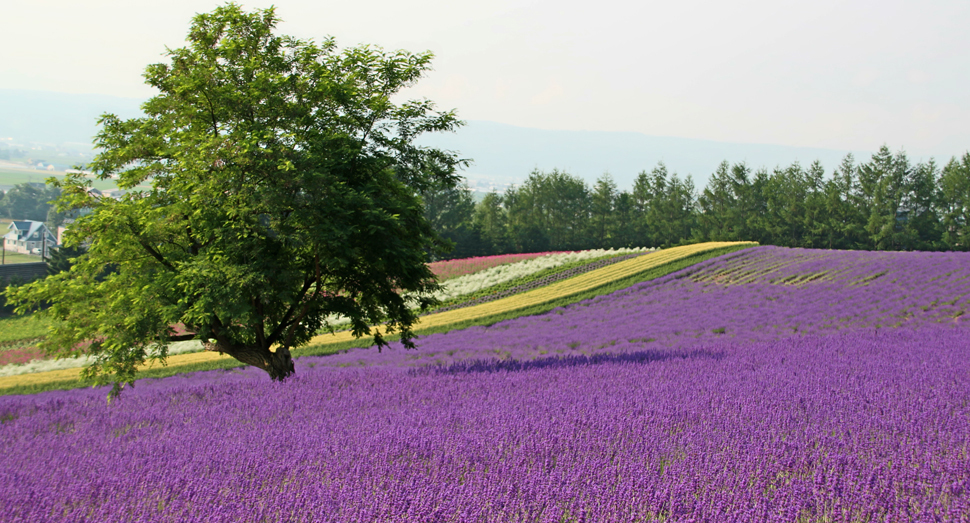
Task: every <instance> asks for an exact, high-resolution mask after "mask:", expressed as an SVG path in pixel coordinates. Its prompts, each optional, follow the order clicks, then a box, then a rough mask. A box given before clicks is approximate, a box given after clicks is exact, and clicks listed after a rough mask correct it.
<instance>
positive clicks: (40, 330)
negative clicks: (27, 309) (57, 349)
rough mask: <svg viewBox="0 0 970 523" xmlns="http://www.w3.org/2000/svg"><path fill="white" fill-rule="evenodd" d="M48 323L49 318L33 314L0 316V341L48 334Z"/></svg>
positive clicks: (33, 337)
mask: <svg viewBox="0 0 970 523" xmlns="http://www.w3.org/2000/svg"><path fill="white" fill-rule="evenodd" d="M48 325H49V323H48V322H47V320H45V319H42V318H41V317H40V316H36V315H33V314H29V315H27V316H9V317H0V342H4V341H15V340H25V339H36V338H40V337H43V336H46V335H47V327H48Z"/></svg>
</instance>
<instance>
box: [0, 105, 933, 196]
mask: <svg viewBox="0 0 970 523" xmlns="http://www.w3.org/2000/svg"><path fill="white" fill-rule="evenodd" d="M142 101H143V100H138V99H133V98H119V97H114V96H104V95H82V94H68V93H56V92H49V91H21V90H10V89H0V138H7V137H12V138H14V139H15V140H17V141H20V142H32V143H38V144H51V145H64V144H73V146H74V147H75V148H78V149H87V150H90V144H91V141H92V137H93V136H94V134H95V132H96V130H97V127H96V122H97V119H98V117H99V116H100V115H101V114H102V113H105V112H112V113H115V114H117V115H119V116H121V117H123V118H132V117H135V116H137V115H138V114H140V109H139V106H140V105H141V103H142ZM0 143H2V142H0ZM419 143H421V144H423V145H429V146H435V147H441V148H445V149H451V150H456V151H459V152H460V153H461V154H462V156H463V157H465V158H471V159H473V160H474V164H473V165H472V166H471V168H469V169H468V170H467V172H466V173H465V174H466V176H467V177H468V179H469V181H470V183H471V185H472V187H473V188H475V189H476V190H478V191H487V190H489V189H490V188H493V187H494V188H496V189H499V190H501V189H503V188H504V187H505V186H506V185H508V184H510V183H514V182H517V181H521V180H523V179H524V178H525V177H526V176H527V175H528V174H529V172H531V171H532V170H533V169H536V168H538V169H542V170H552V169H554V168H558V169H561V170H566V171H568V172H569V173H571V174H574V175H577V176H580V177H582V178H584V179H585V180H587V181H588V182H590V183H592V182H593V181H595V179H596V178H597V177H599V176H600V175H602V174H603V173H604V172H610V173H611V174H612V175H613V177H614V178H615V180H616V181H617V184H618V185H619V187H620V188H621V189H628V188H629V187H631V186H632V184H633V180H634V178H635V177H636V175H637V173H639V172H640V171H642V170H648V171H649V170H650V169H652V168H654V167H655V166H656V165H657V162H659V161H663V162H665V163H666V165H667V167H668V169H669V170H670V171H671V172H676V173H678V174H679V175H680V176H681V177H686V176H687V175H688V174H691V175H692V176H693V178H694V183H695V184H696V185H697V186H698V187H703V186H704V184H705V183H706V182H707V179H708V177H709V175H710V174H711V173H712V172H714V170H715V169H716V168H717V166H718V164H720V163H721V162H722V161H724V160H727V161H728V162H731V163H734V162H740V161H747V162H748V163H749V164H750V165H752V166H754V167H760V166H765V167H767V168H769V169H771V168H773V167H775V166H777V165H790V164H791V163H792V162H793V161H796V160H797V161H799V162H801V163H802V164H803V165H808V164H809V163H811V162H812V161H814V160H820V161H821V162H822V164H823V165H825V167H826V168H827V170H828V171H831V170H832V169H833V168H834V167H835V166H836V165H837V164H838V162H839V161H840V160H841V159H842V157H843V156H845V154H846V153H847V152H849V151H841V150H831V149H818V148H810V147H792V146H784V145H768V144H743V143H728V142H715V141H710V140H696V139H691V138H677V137H670V136H649V135H645V134H641V133H633V132H606V131H562V130H546V129H533V128H527V127H517V126H513V125H508V124H502V123H497V122H489V121H481V120H473V121H469V122H468V125H467V126H465V127H464V128H462V129H460V130H459V131H458V132H456V133H454V134H440V135H427V136H424V137H422V138H421V139H420V140H419ZM855 153H856V155H857V157H858V158H860V159H862V158H867V157H868V155H869V152H865V151H855ZM941 160H945V159H941Z"/></svg>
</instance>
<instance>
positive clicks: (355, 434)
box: [0, 247, 970, 522]
mask: <svg viewBox="0 0 970 523" xmlns="http://www.w3.org/2000/svg"><path fill="white" fill-rule="evenodd" d="M968 297H970V256H968V255H966V254H928V253H862V252H852V253H844V252H834V251H811V250H798V249H778V248H771V247H759V248H755V249H746V250H744V251H740V252H738V253H735V254H731V255H727V256H724V257H721V258H718V259H715V260H711V261H710V262H706V263H704V264H701V265H698V266H695V267H692V268H690V269H688V270H685V271H681V272H680V273H677V274H673V275H671V276H668V277H665V278H663V279H662V280H657V281H654V282H649V283H644V284H640V285H637V286H634V287H631V288H629V289H626V290H624V291H621V292H618V293H614V294H612V295H609V296H604V297H601V298H598V299H595V300H589V301H587V302H583V303H581V304H576V305H573V306H570V307H566V308H563V309H558V310H556V311H553V312H551V313H549V314H545V315H541V316H536V317H527V318H519V319H516V320H510V321H507V322H502V323H500V324H496V325H493V326H491V327H489V328H484V327H482V328H473V329H467V330H463V331H455V332H451V333H447V334H438V335H432V336H428V337H425V338H423V339H422V340H421V341H420V343H419V350H418V351H410V352H405V351H403V350H393V349H392V350H388V351H385V352H384V353H383V354H380V355H378V354H377V353H376V352H375V351H371V350H360V351H352V352H348V353H345V354H341V355H337V356H330V357H315V358H310V357H308V358H302V359H300V360H299V361H298V367H297V369H298V376H297V377H296V378H295V379H293V380H291V381H290V382H287V383H284V384H274V383H270V382H269V381H268V380H266V378H265V377H264V376H262V375H261V371H249V370H244V371H231V372H226V371H213V372H209V373H197V374H195V375H188V376H179V377H173V378H166V379H163V380H155V381H149V380H145V381H142V382H139V384H138V386H137V387H136V388H135V389H134V390H130V391H127V392H126V393H125V394H124V395H123V396H122V397H121V399H120V400H118V401H115V402H113V403H111V404H106V403H105V399H104V396H105V391H103V390H84V391H60V392H49V393H44V394H40V395H37V396H22V397H4V398H0V419H2V420H3V422H2V424H0V437H2V440H3V442H4V443H5V444H6V452H4V454H3V455H2V457H0V514H3V518H2V519H4V520H5V521H7V520H9V521H186V520H194V521H203V520H204V521H341V522H342V521H375V522H378V521H380V522H383V521H442V522H444V521H483V522H484V521H540V522H546V521H548V522H559V521H631V522H632V521H724V522H735V521H778V522H810V521H811V522H815V521H818V522H823V521H826V522H827V521H847V522H862V521H887V522H897V521H955V522H962V521H970V328H968V324H967V322H966V321H965V318H966V316H965V315H964V314H962V311H965V310H966V308H967V307H968Z"/></svg>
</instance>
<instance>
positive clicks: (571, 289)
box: [0, 242, 754, 393]
mask: <svg viewBox="0 0 970 523" xmlns="http://www.w3.org/2000/svg"><path fill="white" fill-rule="evenodd" d="M752 245H754V244H752V243H746V242H710V243H704V244H696V245H689V246H683V247H676V248H672V249H667V250H664V251H661V252H655V253H652V254H650V256H644V257H643V258H642V259H640V260H631V259H629V256H634V257H639V256H640V255H643V254H644V252H645V251H644V250H638V251H636V252H633V253H632V254H629V253H627V254H624V255H621V256H618V257H617V256H614V255H615V254H616V253H615V252H611V251H599V252H597V251H581V252H577V253H565V254H557V255H551V256H546V257H543V258H539V259H535V260H527V261H522V262H519V263H518V264H515V265H535V266H534V267H532V268H528V269H526V271H525V272H529V271H532V272H533V277H536V278H538V277H540V276H542V275H543V274H546V272H545V271H543V270H542V269H543V268H544V267H547V265H548V260H547V259H548V258H559V261H560V262H570V260H573V259H574V258H576V259H577V260H578V261H577V263H583V261H582V260H583V259H584V258H586V259H588V260H587V261H590V265H587V266H586V268H588V269H594V270H591V271H589V272H584V269H583V267H577V266H574V265H573V264H572V263H565V264H564V265H562V267H567V268H568V267H572V268H571V269H568V271H566V272H569V273H573V277H572V278H568V279H567V280H565V281H560V280H558V279H556V278H542V281H539V280H532V281H531V283H530V284H528V285H521V286H518V287H516V289H518V290H519V291H520V292H519V293H518V294H514V295H508V296H501V297H500V296H497V295H493V296H490V298H501V299H497V300H484V301H485V302H484V303H482V301H483V300H480V299H475V300H474V302H469V303H467V304H466V305H468V304H470V303H474V305H473V306H469V307H464V308H462V310H461V311H456V310H453V309H454V308H455V307H454V306H452V307H449V308H448V309H449V310H445V311H443V312H441V313H438V314H431V315H429V316H425V317H423V318H422V319H421V321H420V322H419V324H418V325H417V326H416V331H417V332H419V333H430V332H440V331H447V330H452V329H457V328H461V327H463V326H468V325H477V324H483V325H487V324H489V323H493V322H494V321H498V320H499V319H503V318H505V317H514V316H519V315H522V314H525V313H526V312H531V313H535V312H544V311H545V310H548V309H551V308H553V307H554V306H555V305H556V303H571V302H574V301H578V300H580V299H582V298H583V297H590V296H594V295H598V294H605V293H608V292H609V291H610V290H612V289H611V287H614V288H616V286H620V287H623V286H625V285H628V283H625V282H628V281H643V280H646V279H651V278H655V277H658V276H661V275H663V274H667V273H669V272H672V271H674V270H676V269H677V268H679V266H687V265H690V264H692V263H694V262H695V261H696V260H700V259H708V258H712V257H715V256H717V255H718V254H721V253H724V252H729V251H732V250H737V249H744V248H748V247H750V246H752ZM604 253H606V254H607V255H606V256H605V257H606V258H610V259H609V260H604V256H603V254H604ZM612 262H618V263H616V264H615V265H616V266H614V267H608V266H603V264H607V265H613V263H612ZM496 269H497V270H499V271H500V274H492V275H490V276H488V277H486V278H484V280H485V281H478V282H477V283H475V284H474V285H465V287H467V288H470V289H472V290H474V289H480V288H481V287H480V286H481V285H484V284H486V283H488V282H489V281H491V282H493V283H494V282H495V281H497V280H502V279H503V278H507V277H515V276H516V275H517V274H520V273H521V271H519V270H513V269H510V270H509V271H506V270H505V269H504V268H503V267H492V268H489V269H486V270H484V271H481V273H476V274H470V275H466V276H462V277H459V278H456V279H455V280H451V281H449V282H447V284H449V285H450V284H452V283H454V282H456V281H457V280H462V279H467V278H471V279H472V280H475V279H477V278H476V276H477V274H483V275H488V273H493V272H494V271H495V270H496ZM535 271H538V272H535ZM576 271H579V272H578V273H577V272H576ZM508 272H512V274H508ZM575 274H578V276H576V275H575ZM526 279H528V278H526ZM479 280H481V279H479ZM514 281H522V279H521V278H518V279H514ZM471 283H474V282H471ZM511 290H515V289H511ZM503 294H505V293H503ZM0 324H2V323H0ZM19 341H20V342H21V343H19V344H18V343H10V344H7V345H9V346H10V349H8V350H12V352H13V353H14V356H15V357H17V358H18V359H16V360H11V361H15V364H12V365H6V366H3V367H0V391H3V392H6V393H10V391H11V390H19V389H17V388H19V387H25V386H26V387H30V388H31V389H34V390H30V391H29V392H37V390H36V389H35V388H36V387H40V388H42V389H43V388H46V387H48V386H51V384H53V383H58V384H59V385H57V387H58V388H75V387H78V386H83V384H82V383H80V382H79V381H78V376H79V372H80V369H79V367H81V366H83V365H86V364H88V363H90V358H88V357H81V358H68V359H59V360H42V359H34V360H31V358H36V357H37V356H38V353H37V351H36V349H34V350H33V351H32V350H31V348H30V347H29V346H25V345H24V343H23V342H26V343H27V345H29V344H32V343H35V341H36V340H34V339H30V340H19ZM348 344H349V345H351V346H358V345H363V344H364V343H363V342H361V341H358V340H355V339H354V337H353V336H352V335H351V334H350V333H349V332H346V331H345V332H337V333H336V334H335V335H331V334H324V335H320V336H317V337H316V338H314V340H313V344H311V346H310V347H309V348H303V349H299V351H298V352H297V354H321V353H323V354H332V353H334V352H337V351H339V350H341V348H342V347H345V346H347V345H348ZM200 350H201V346H200V344H199V343H198V342H180V343H177V344H173V345H172V346H170V347H169V353H170V357H169V358H167V361H166V367H168V368H167V369H162V368H160V367H159V366H158V365H155V366H154V367H152V366H151V365H148V366H146V367H145V370H151V371H154V372H156V373H157V372H159V371H162V372H166V371H168V373H169V374H171V373H173V372H171V370H170V369H171V368H172V367H176V368H180V369H183V370H182V371H188V370H193V369H195V370H198V369H199V367H203V368H204V367H209V368H229V367H233V366H237V365H238V363H236V360H233V359H232V358H229V357H226V356H222V355H220V354H217V353H212V352H199V351H200ZM0 351H2V348H0ZM182 352H194V354H180V353H182ZM172 354H174V356H171V355H172Z"/></svg>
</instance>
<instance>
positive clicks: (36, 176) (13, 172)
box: [0, 168, 118, 191]
mask: <svg viewBox="0 0 970 523" xmlns="http://www.w3.org/2000/svg"><path fill="white" fill-rule="evenodd" d="M52 176H53V177H55V178H63V177H64V173H63V172H60V171H36V170H29V169H24V170H20V169H9V168H2V169H0V185H18V184H21V183H30V182H32V183H46V182H47V179H48V178H50V177H52ZM92 181H93V185H94V188H95V189H98V190H99V191H107V190H113V189H117V188H118V186H117V185H115V182H114V181H111V180H92Z"/></svg>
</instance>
